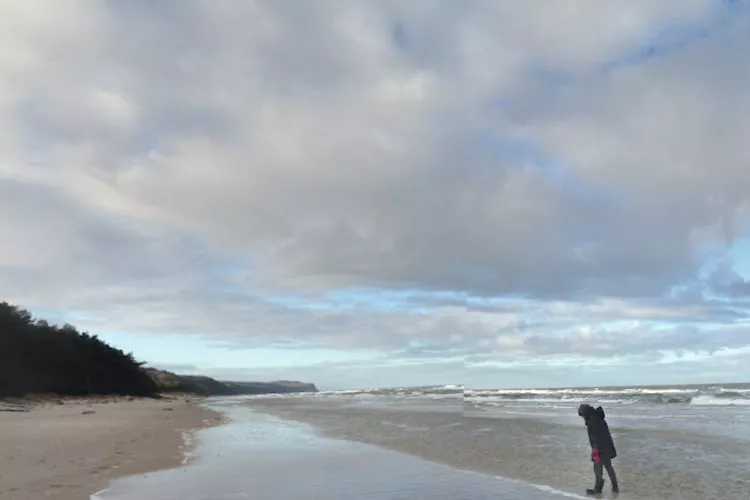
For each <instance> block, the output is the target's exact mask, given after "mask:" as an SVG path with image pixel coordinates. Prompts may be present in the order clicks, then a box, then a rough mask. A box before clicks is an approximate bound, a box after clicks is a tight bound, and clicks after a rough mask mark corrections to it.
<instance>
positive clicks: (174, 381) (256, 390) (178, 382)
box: [145, 368, 318, 396]
mask: <svg viewBox="0 0 750 500" xmlns="http://www.w3.org/2000/svg"><path fill="white" fill-rule="evenodd" d="M145 370H146V373H148V374H149V376H151V378H152V379H153V381H154V382H155V383H156V387H157V390H158V391H159V392H184V393H189V394H198V395H201V396H231V395H242V394H288V393H294V392H318V389H317V388H316V387H315V384H310V383H305V382H297V381H291V380H278V381H274V382H225V381H219V380H215V379H213V378H211V377H205V376H198V375H178V374H175V373H172V372H168V371H165V370H157V369H156V368H146V369H145Z"/></svg>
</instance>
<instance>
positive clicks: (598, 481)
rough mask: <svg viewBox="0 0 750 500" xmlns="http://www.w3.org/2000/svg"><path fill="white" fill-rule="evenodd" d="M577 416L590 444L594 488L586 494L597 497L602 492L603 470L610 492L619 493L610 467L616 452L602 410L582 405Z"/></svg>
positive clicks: (614, 475) (615, 478)
mask: <svg viewBox="0 0 750 500" xmlns="http://www.w3.org/2000/svg"><path fill="white" fill-rule="evenodd" d="M578 415H579V416H580V417H581V418H583V420H584V422H586V428H587V430H588V433H589V443H590V444H591V461H592V462H594V476H595V483H594V488H593V489H589V490H586V494H587V495H599V494H600V493H601V492H602V489H603V488H604V475H603V470H604V469H607V475H608V476H609V480H610V482H611V483H612V492H613V493H619V491H620V490H619V487H618V485H617V475H616V474H615V469H614V467H612V459H613V458H615V457H616V456H617V450H616V449H615V443H614V441H613V440H612V434H611V433H610V432H609V425H607V421H606V420H604V410H603V409H602V407H601V406H600V407H598V408H596V409H594V408H593V407H592V406H590V405H587V404H582V405H581V406H579V407H578Z"/></svg>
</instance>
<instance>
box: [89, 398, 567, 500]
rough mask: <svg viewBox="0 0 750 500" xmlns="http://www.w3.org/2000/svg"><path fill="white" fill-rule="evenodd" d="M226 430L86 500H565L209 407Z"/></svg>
mask: <svg viewBox="0 0 750 500" xmlns="http://www.w3.org/2000/svg"><path fill="white" fill-rule="evenodd" d="M213 406H215V407H216V408H220V409H222V410H223V411H226V412H227V413H228V414H229V416H230V418H231V422H230V423H229V424H227V425H224V426H221V427H215V428H211V429H206V430H203V431H200V432H199V433H198V434H197V436H196V439H197V448H196V450H195V460H194V461H193V463H191V464H189V465H187V466H185V467H182V468H179V469H173V470H167V471H160V472H156V473H152V474H148V475H145V476H136V477H132V478H126V479H121V480H118V481H116V482H115V483H114V484H113V485H112V486H111V487H110V488H109V489H107V490H105V491H103V492H100V493H98V494H97V495H95V496H93V497H92V499H94V500H143V499H160V500H173V499H174V500H178V499H179V500H208V499H211V500H222V499H227V500H228V499H234V500H237V499H243V498H245V499H250V498H251V499H253V500H271V499H273V500H286V499H289V500H295V499H326V500H336V499H347V500H350V499H352V498H356V499H381V500H385V499H388V500H397V499H403V500H407V499H413V500H418V499H446V500H448V499H450V500H457V499H465V500H480V499H482V500H483V499H504V498H505V499H516V498H524V499H530V500H545V499H556V498H557V499H559V498H565V496H568V497H573V498H579V497H578V496H577V495H565V494H562V493H558V492H554V491H551V490H546V491H545V490H544V489H540V488H537V487H534V486H531V485H528V484H524V483H520V482H515V481H510V480H502V479H498V478H495V477H492V476H489V475H481V474H475V473H470V472H462V471H458V470H455V469H452V468H450V467H447V466H445V465H441V464H437V463H433V462H428V461H424V460H420V459H418V458H415V457H412V456H408V455H405V454H401V453H397V452H394V451H390V450H386V449H382V448H378V447H374V446H370V445H367V444H362V443H356V442H351V441H344V440H337V439H330V438H326V437H322V436H320V435H318V434H316V433H315V432H314V431H313V430H312V429H311V428H310V427H309V426H307V425H305V424H301V423H297V422H290V421H283V420H279V419H278V418H275V417H273V416H270V415H266V414H260V413H257V412H255V411H253V410H252V409H250V408H248V407H246V406H245V407H243V406H242V402H238V401H237V400H232V399H227V400H223V401H218V402H215V403H213Z"/></svg>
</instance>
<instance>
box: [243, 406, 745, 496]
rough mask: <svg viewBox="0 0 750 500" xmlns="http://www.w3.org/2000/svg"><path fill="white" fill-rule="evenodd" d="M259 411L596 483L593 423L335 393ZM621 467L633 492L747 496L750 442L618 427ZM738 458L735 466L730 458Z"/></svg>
mask: <svg viewBox="0 0 750 500" xmlns="http://www.w3.org/2000/svg"><path fill="white" fill-rule="evenodd" d="M248 404H250V406H251V407H252V408H254V409H256V410H257V411H261V412H266V413H269V414H272V415H276V416H278V417H280V418H284V419H289V420H296V421H300V422H305V423H308V424H311V425H313V426H314V427H316V428H317V429H319V431H320V432H321V433H323V434H324V435H327V436H331V437H339V438H344V439H348V440H352V441H360V442H365V443H370V444H375V445H378V446H381V447H384V448H390V449H393V450H397V451H400V452H403V453H407V454H410V455H414V456H418V457H421V458H424V459H428V460H432V461H437V462H441V463H445V464H447V465H450V466H453V467H456V468H459V469H463V470H471V471H476V472H481V473H486V474H491V475H497V476H502V477H507V478H513V479H518V480H521V481H524V482H528V483H534V484H542V485H548V486H551V487H553V488H555V489H558V490H563V491H568V492H571V493H580V492H582V491H583V489H584V488H587V487H590V486H592V484H591V483H593V475H592V471H591V463H590V460H589V458H588V454H589V450H588V445H587V441H586V434H585V432H586V431H585V429H584V428H583V427H573V426H566V425H559V424H555V423H548V422H542V421H535V420H530V419H522V418H512V419H511V418H506V419H498V418H492V417H487V416H482V415H477V414H475V415H468V414H467V413H465V412H462V411H461V406H460V405H458V404H457V405H456V407H455V409H454V411H451V408H450V407H447V406H446V405H445V403H441V404H440V407H436V408H435V409H437V408H439V409H440V411H435V409H433V408H432V407H431V406H432V404H431V403H428V404H425V405H423V406H422V407H421V408H419V407H417V408H400V407H398V406H394V407H380V408H379V407H377V406H372V407H367V406H365V407H361V406H357V405H354V406H352V405H347V404H345V403H339V402H335V401H319V400H318V401H316V400H305V399H301V398H299V399H256V400H253V401H251V402H249V403H248ZM614 433H615V439H616V440H617V444H618V449H619V451H620V457H619V458H618V459H616V460H615V467H616V469H617V472H618V474H619V476H620V486H621V489H622V492H623V493H622V494H621V495H620V497H619V498H620V499H623V500H625V499H627V498H638V499H648V498H659V499H666V498H675V499H677V498H679V499H689V500H693V499H694V500H705V499H707V498H719V497H720V498H726V499H741V498H747V497H746V492H747V491H748V487H750V473H749V472H748V465H750V453H748V447H747V445H748V443H742V442H738V441H728V440H722V439H721V438H718V437H717V438H712V437H707V436H699V435H695V434H689V433H680V432H662V431H644V430H633V429H615V430H614ZM730 464H731V465H730Z"/></svg>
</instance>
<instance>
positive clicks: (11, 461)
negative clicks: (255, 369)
mask: <svg viewBox="0 0 750 500" xmlns="http://www.w3.org/2000/svg"><path fill="white" fill-rule="evenodd" d="M199 403H200V400H199V399H196V398H189V397H178V398H168V399H161V400H152V399H132V398H130V399H127V398H109V399H99V400H96V401H93V400H66V401H63V402H55V403H50V402H45V403H39V402H37V403H35V404H31V405H29V404H28V403H26V404H24V406H26V408H27V409H28V410H29V411H13V410H16V409H21V407H19V406H16V405H8V404H3V403H2V402H0V499H1V500H43V499H47V498H53V499H56V500H88V499H89V495H91V494H93V493H96V492H97V491H99V490H102V489H104V488H106V487H107V484H108V482H109V481H110V480H112V479H113V478H115V477H119V476H128V475H133V474H142V473H146V472H150V471H155V470H159V469H165V468H172V467H178V466H180V465H181V464H182V462H183V459H184V452H185V451H187V450H185V443H184V440H183V432H190V431H193V430H196V429H198V428H201V427H206V426H211V425H218V424H219V423H221V417H220V416H219V415H218V414H216V413H214V412H212V411H210V410H207V409H205V408H203V407H202V406H200V404H199ZM9 410H10V411H9ZM92 412H93V413H92Z"/></svg>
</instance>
